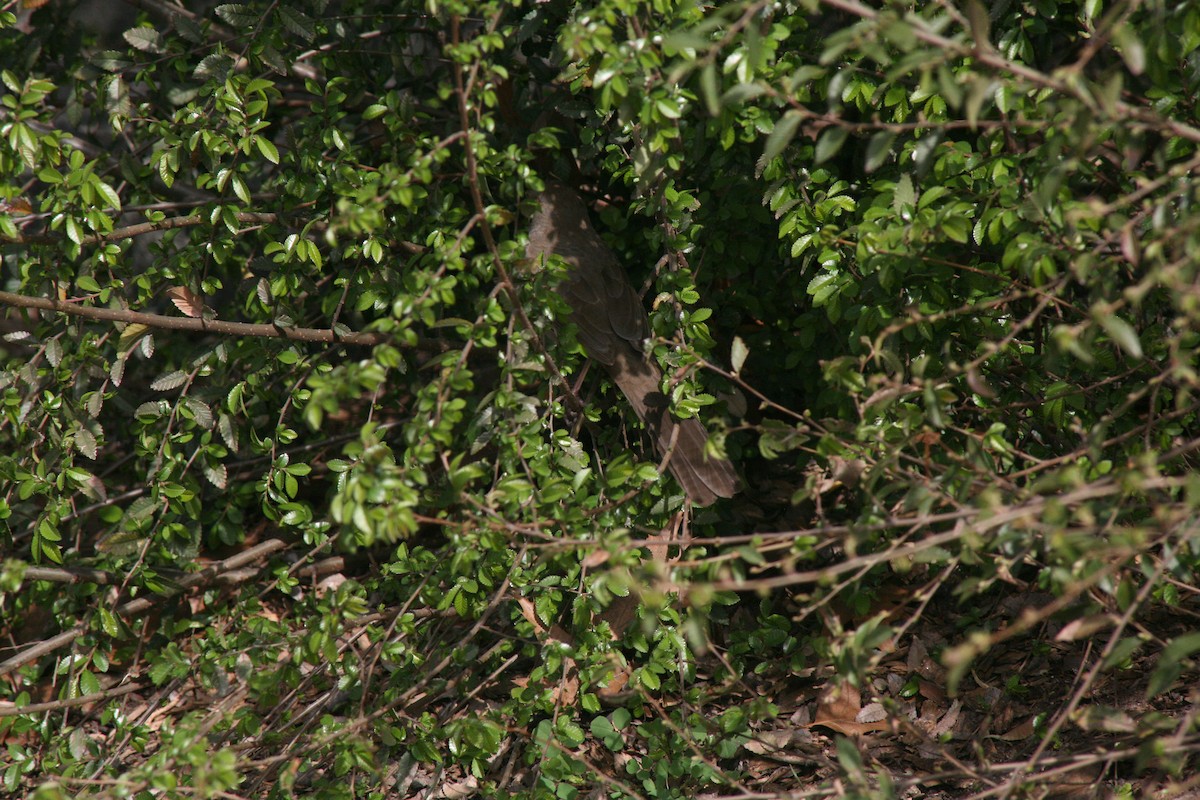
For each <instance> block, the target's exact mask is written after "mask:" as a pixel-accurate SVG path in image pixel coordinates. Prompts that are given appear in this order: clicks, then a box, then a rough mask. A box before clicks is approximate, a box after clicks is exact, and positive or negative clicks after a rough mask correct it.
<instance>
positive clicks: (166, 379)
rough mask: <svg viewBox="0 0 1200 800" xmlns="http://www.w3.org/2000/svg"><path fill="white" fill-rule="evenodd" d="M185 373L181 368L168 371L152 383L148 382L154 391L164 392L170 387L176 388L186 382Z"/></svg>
mask: <svg viewBox="0 0 1200 800" xmlns="http://www.w3.org/2000/svg"><path fill="white" fill-rule="evenodd" d="M187 377H188V376H187V373H186V372H184V371H183V370H181V369H177V370H175V371H174V372H168V373H167V374H166V375H163V376H162V377H161V378H159V379H158V380H156V381H154V383H152V384H150V388H151V389H153V390H154V391H156V392H166V391H170V390H171V389H178V388H179V387H180V386H183V384H185V383H187Z"/></svg>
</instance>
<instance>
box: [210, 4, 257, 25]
mask: <svg viewBox="0 0 1200 800" xmlns="http://www.w3.org/2000/svg"><path fill="white" fill-rule="evenodd" d="M214 10H215V11H216V12H217V16H218V17H220V18H221V19H223V20H224V21H225V22H228V23H229V24H230V25H232V26H233V27H235V28H239V29H240V28H254V27H256V26H257V25H258V22H259V19H260V17H259V15H258V14H257V13H256V12H255V11H254V9H252V8H251V7H250V6H246V5H242V4H241V3H225V4H223V5H219V6H217V7H216V9H214Z"/></svg>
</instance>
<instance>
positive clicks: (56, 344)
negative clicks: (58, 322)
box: [46, 338, 63, 367]
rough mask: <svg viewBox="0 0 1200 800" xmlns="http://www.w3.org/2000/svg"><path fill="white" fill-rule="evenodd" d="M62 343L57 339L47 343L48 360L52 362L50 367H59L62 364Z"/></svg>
mask: <svg viewBox="0 0 1200 800" xmlns="http://www.w3.org/2000/svg"><path fill="white" fill-rule="evenodd" d="M62 354H63V350H62V342H60V341H59V340H58V339H57V338H54V339H51V340H50V341H48V342H46V360H47V361H49V362H50V366H52V367H57V366H58V365H59V364H60V363H62Z"/></svg>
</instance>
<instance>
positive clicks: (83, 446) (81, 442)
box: [75, 428, 96, 461]
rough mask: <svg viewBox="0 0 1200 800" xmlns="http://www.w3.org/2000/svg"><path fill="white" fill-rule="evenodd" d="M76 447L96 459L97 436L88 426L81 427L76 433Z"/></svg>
mask: <svg viewBox="0 0 1200 800" xmlns="http://www.w3.org/2000/svg"><path fill="white" fill-rule="evenodd" d="M75 447H76V449H78V450H79V452H81V453H83V454H84V455H85V456H87V457H88V458H90V459H92V460H93V461H95V460H96V437H95V436H93V435H92V432H91V431H89V430H88V429H87V428H80V429H79V430H78V431H77V432H76V433H75Z"/></svg>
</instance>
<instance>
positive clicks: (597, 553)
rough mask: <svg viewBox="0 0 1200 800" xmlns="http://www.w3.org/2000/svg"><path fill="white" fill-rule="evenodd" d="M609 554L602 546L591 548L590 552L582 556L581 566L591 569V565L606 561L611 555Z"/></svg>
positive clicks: (595, 565)
mask: <svg viewBox="0 0 1200 800" xmlns="http://www.w3.org/2000/svg"><path fill="white" fill-rule="evenodd" d="M611 555H612V554H611V553H609V552H608V551H607V550H605V549H604V548H602V547H601V548H598V549H596V550H593V551H592V552H590V553H588V554H587V555H586V556H584V558H583V562H582V563H583V567H584V569H591V568H592V567H598V566H600V565H601V564H603V563H604V562H606V561H608V559H609V558H610V557H611Z"/></svg>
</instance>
